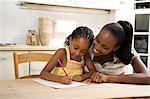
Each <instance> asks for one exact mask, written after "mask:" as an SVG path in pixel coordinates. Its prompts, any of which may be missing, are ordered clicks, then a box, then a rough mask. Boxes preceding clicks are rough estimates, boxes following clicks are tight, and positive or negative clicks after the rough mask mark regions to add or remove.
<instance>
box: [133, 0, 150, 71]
mask: <svg viewBox="0 0 150 99" xmlns="http://www.w3.org/2000/svg"><path fill="white" fill-rule="evenodd" d="M134 5H135V7H134V8H135V9H134V10H135V24H134V38H133V40H134V47H135V49H136V51H137V52H138V54H139V55H140V57H141V59H142V61H143V62H144V63H145V65H146V66H147V68H148V70H149V71H150V6H149V5H150V1H149V0H135V3H134Z"/></svg>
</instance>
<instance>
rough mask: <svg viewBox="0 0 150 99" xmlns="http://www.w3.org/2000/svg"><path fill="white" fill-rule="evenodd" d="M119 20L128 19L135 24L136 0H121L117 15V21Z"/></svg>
mask: <svg viewBox="0 0 150 99" xmlns="http://www.w3.org/2000/svg"><path fill="white" fill-rule="evenodd" d="M118 20H126V21H129V22H130V23H131V24H132V25H134V0H120V9H119V10H117V11H116V16H115V21H116V22H117V21H118Z"/></svg>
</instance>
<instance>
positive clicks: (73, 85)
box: [34, 79, 87, 89]
mask: <svg viewBox="0 0 150 99" xmlns="http://www.w3.org/2000/svg"><path fill="white" fill-rule="evenodd" d="M34 81H35V82H38V83H40V84H42V85H46V86H49V87H52V88H57V89H59V88H70V87H77V86H83V85H87V84H85V83H82V82H75V81H72V83H71V84H69V85H66V84H61V83H57V82H53V81H47V80H43V79H35V80H34Z"/></svg>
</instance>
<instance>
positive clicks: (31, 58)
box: [13, 52, 52, 79]
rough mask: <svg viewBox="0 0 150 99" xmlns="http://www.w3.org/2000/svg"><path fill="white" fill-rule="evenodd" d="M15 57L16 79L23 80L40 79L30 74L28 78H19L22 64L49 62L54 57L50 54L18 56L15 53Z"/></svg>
mask: <svg viewBox="0 0 150 99" xmlns="http://www.w3.org/2000/svg"><path fill="white" fill-rule="evenodd" d="M13 57H14V68H15V79H22V78H35V77H39V74H38V75H31V74H30V73H29V74H28V75H26V76H23V77H19V67H20V65H19V64H21V63H27V62H28V63H29V62H41V61H43V62H48V61H49V60H50V58H51V57H52V54H49V53H20V54H17V53H16V52H13Z"/></svg>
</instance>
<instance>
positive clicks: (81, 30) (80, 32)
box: [64, 26, 94, 47]
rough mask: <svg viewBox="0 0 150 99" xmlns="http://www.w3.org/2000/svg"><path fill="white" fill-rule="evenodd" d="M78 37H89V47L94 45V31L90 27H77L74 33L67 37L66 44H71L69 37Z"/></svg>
mask: <svg viewBox="0 0 150 99" xmlns="http://www.w3.org/2000/svg"><path fill="white" fill-rule="evenodd" d="M77 37H83V38H87V39H88V40H89V47H90V46H91V45H92V43H93V39H94V35H93V31H92V30H91V29H90V28H88V27H83V26H80V27H77V28H76V29H75V30H74V31H73V32H72V34H70V35H69V36H68V37H67V38H66V40H65V43H64V45H65V46H69V39H70V38H71V39H74V38H77Z"/></svg>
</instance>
